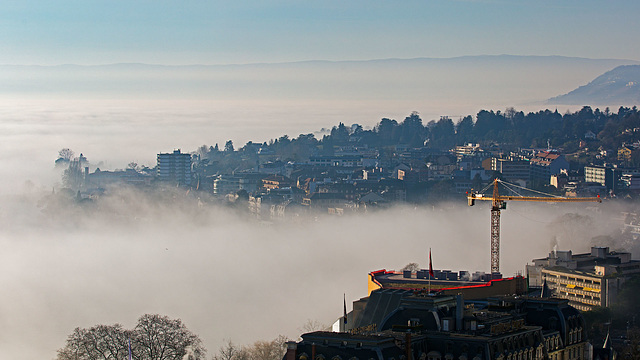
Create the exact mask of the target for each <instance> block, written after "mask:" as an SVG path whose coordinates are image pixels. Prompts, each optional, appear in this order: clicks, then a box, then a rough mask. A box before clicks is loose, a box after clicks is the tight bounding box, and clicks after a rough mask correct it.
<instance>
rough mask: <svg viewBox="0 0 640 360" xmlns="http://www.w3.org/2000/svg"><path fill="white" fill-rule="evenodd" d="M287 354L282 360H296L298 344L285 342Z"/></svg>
mask: <svg viewBox="0 0 640 360" xmlns="http://www.w3.org/2000/svg"><path fill="white" fill-rule="evenodd" d="M286 344H287V353H286V354H285V357H284V360H296V350H297V349H298V344H297V343H296V342H295V341H287V342H286Z"/></svg>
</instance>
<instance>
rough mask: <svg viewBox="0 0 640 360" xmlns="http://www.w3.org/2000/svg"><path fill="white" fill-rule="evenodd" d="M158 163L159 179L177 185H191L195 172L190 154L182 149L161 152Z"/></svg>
mask: <svg viewBox="0 0 640 360" xmlns="http://www.w3.org/2000/svg"><path fill="white" fill-rule="evenodd" d="M157 165H158V180H160V181H163V182H171V183H174V184H177V185H184V186H189V185H191V182H192V180H193V174H192V172H191V155H190V154H183V153H182V152H180V149H177V150H174V151H173V152H172V153H160V154H158V157H157Z"/></svg>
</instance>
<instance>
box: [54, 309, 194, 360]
mask: <svg viewBox="0 0 640 360" xmlns="http://www.w3.org/2000/svg"><path fill="white" fill-rule="evenodd" d="M129 344H131V353H132V358H134V359H136V360H182V359H189V360H200V359H204V358H205V353H206V350H205V349H204V347H203V346H202V342H201V341H200V338H199V337H198V336H197V335H195V334H193V333H192V332H191V331H189V330H188V329H187V328H186V326H185V325H184V324H183V323H182V321H181V320H179V319H176V320H174V319H169V318H168V317H166V316H161V315H148V314H147V315H143V316H141V317H140V319H138V324H137V326H136V327H135V329H133V330H126V329H124V328H122V325H120V324H115V325H96V326H93V327H91V328H89V329H81V328H76V329H75V330H74V331H73V333H72V334H71V335H69V337H68V338H67V344H66V345H65V347H63V348H62V349H60V350H58V357H57V359H58V360H99V359H100V360H122V359H127V358H128V355H129Z"/></svg>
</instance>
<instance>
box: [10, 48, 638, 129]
mask: <svg viewBox="0 0 640 360" xmlns="http://www.w3.org/2000/svg"><path fill="white" fill-rule="evenodd" d="M620 65H640V62H638V61H633V60H621V59H588V58H576V57H563V56H518V55H482V56H463V57H454V58H414V59H377V60H376V59H374V60H350V61H329V60H311V61H298V62H286V63H285V62H283V63H253V64H228V65H161V64H142V63H120V64H106V65H73V64H66V65H55V66H41V65H0V99H7V100H11V101H14V100H20V101H22V100H39V99H45V100H47V99H56V100H63V99H74V100H92V101H93V100H96V101H103V100H104V101H109V102H112V103H113V102H117V101H123V102H127V103H128V102H132V101H137V100H142V101H154V100H161V101H162V102H163V103H166V102H167V101H183V100H185V101H196V102H199V104H202V103H206V104H211V105H207V106H212V107H213V106H218V108H221V107H223V106H231V104H233V106H235V107H236V108H239V109H248V108H253V107H259V106H271V107H275V108H280V109H285V108H286V107H287V106H288V107H290V108H296V107H300V108H304V109H308V110H309V111H316V112H325V111H329V110H327V109H330V111H331V112H332V114H341V116H346V115H347V114H351V115H350V116H352V117H360V116H362V117H364V116H368V117H370V118H373V119H376V118H379V117H382V116H396V117H400V116H404V115H406V113H407V112H410V111H414V110H415V111H418V112H421V113H422V114H425V116H427V117H428V118H436V119H437V118H439V117H440V116H442V115H446V116H450V117H453V118H460V117H462V116H466V115H468V114H474V113H476V112H477V111H478V110H480V109H486V108H491V109H504V108H506V107H510V106H514V107H517V108H520V109H522V107H525V108H524V109H523V110H526V111H529V110H537V107H538V106H541V105H542V106H543V103H544V102H545V101H546V99H548V98H549V97H550V96H553V95H555V94H562V93H566V92H568V91H571V90H572V89H575V88H576V87H578V86H580V85H582V84H584V83H585V82H586V81H587V80H589V79H592V78H595V77H596V76H598V75H600V74H602V73H604V72H605V71H608V70H610V69H613V68H615V67H617V66H620ZM220 104H224V105H220ZM296 111H297V110H296ZM367 114H369V115H367ZM335 116H338V115H335Z"/></svg>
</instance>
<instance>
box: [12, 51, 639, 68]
mask: <svg viewBox="0 0 640 360" xmlns="http://www.w3.org/2000/svg"><path fill="white" fill-rule="evenodd" d="M475 59H478V60H491V59H496V60H500V59H512V60H513V59H517V60H569V61H594V62H600V61H617V62H628V63H629V64H638V65H640V61H638V60H630V59H613V58H585V57H576V56H563V55H509V54H500V55H464V56H454V57H443V58H439V57H414V58H393V57H392V58H380V59H363V60H322V59H316V60H298V61H282V62H255V63H227V64H179V65H174V64H153V63H142V62H118V63H107V64H57V65H41V64H0V66H1V67H23V68H27V67H33V68H64V67H82V68H98V67H123V66H129V67H134V66H145V67H163V68H213V67H243V66H247V67H250V66H282V65H304V64H357V63H363V64H365V63H384V62H418V61H430V62H431V61H433V62H447V61H451V62H455V61H461V60H462V61H466V60H475Z"/></svg>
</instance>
